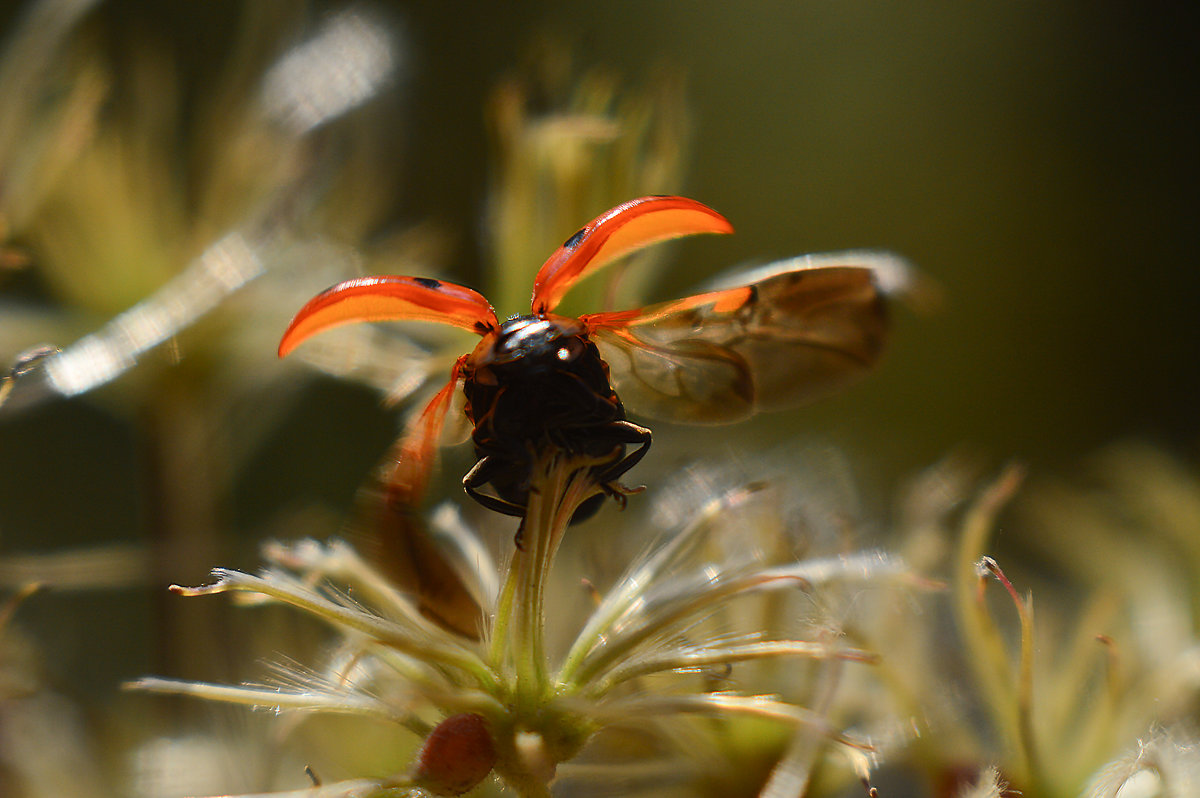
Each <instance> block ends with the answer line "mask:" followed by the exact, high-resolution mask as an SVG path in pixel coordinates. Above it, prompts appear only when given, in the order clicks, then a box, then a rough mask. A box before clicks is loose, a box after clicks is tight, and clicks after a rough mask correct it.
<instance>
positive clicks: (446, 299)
mask: <svg viewBox="0 0 1200 798" xmlns="http://www.w3.org/2000/svg"><path fill="white" fill-rule="evenodd" d="M731 232H733V228H732V227H731V226H730V224H729V222H727V221H726V220H725V218H724V217H722V216H721V215H720V214H718V213H717V212H716V211H713V210H712V209H710V208H708V207H706V206H704V205H702V204H700V203H698V202H696V201H694V200H689V199H685V198H683V197H642V198H640V199H635V200H631V201H630V202H626V203H625V204H623V205H619V206H617V207H616V208H613V209H612V210H610V211H608V212H607V213H605V214H603V215H601V216H599V217H597V218H596V219H594V220H593V221H592V222H590V223H589V224H588V225H587V226H586V227H584V228H583V229H582V230H580V231H579V232H577V233H575V235H573V236H571V237H570V238H569V239H567V241H566V243H564V244H563V245H562V246H561V247H560V248H559V249H558V251H556V252H555V253H554V254H553V255H551V256H550V258H549V260H547V261H546V263H545V264H544V265H543V266H542V268H541V270H540V271H539V272H538V273H537V276H536V277H535V278H534V282H533V301H532V304H531V308H530V313H529V314H528V315H524V316H514V317H512V318H509V319H508V320H506V321H504V322H503V323H502V322H500V320H499V319H498V318H497V317H496V313H495V311H494V310H493V309H492V306H491V305H490V304H489V303H488V301H487V300H486V299H484V297H483V296H481V295H480V294H478V293H476V292H475V291H473V290H471V289H469V288H465V287H463V286H460V285H455V284H453V283H446V282H442V281H440V280H433V279H429V278H423V277H398V276H382V277H364V278H361V279H357V280H350V281H347V282H344V283H340V284H338V285H335V286H334V287H332V288H330V289H328V290H326V291H324V292H323V293H321V294H319V295H318V296H316V297H314V298H313V299H312V300H311V301H310V302H309V303H308V304H307V305H305V306H304V308H302V309H301V310H300V312H299V313H298V314H297V315H296V318H295V319H294V320H293V321H292V324H291V326H290V327H289V328H288V330H287V332H286V333H284V336H283V340H282V342H281V343H280V345H279V355H280V356H281V357H282V356H284V355H286V354H288V353H289V352H291V351H292V350H293V349H295V348H296V346H298V345H299V344H300V343H301V342H302V341H304V340H305V339H307V338H309V337H310V336H313V335H315V334H317V333H319V332H321V331H323V330H327V329H329V328H331V327H334V326H337V325H341V324H346V323H349V322H358V321H394V320H421V321H430V322H436V323H439V324H449V325H453V326H456V327H461V328H464V329H467V330H471V331H473V332H475V333H478V334H479V335H480V337H481V340H480V342H479V344H478V345H477V346H476V347H475V349H474V350H472V351H471V352H470V353H468V354H465V355H463V356H462V357H460V358H458V360H457V361H456V362H455V363H454V366H453V368H452V369H451V370H450V377H449V381H448V382H447V383H446V385H445V386H444V387H443V388H442V389H441V390H440V391H438V393H437V395H435V396H434V397H433V399H432V400H431V401H430V402H429V404H428V405H427V406H426V407H425V409H424V410H423V411H422V412H421V413H420V414H419V415H417V416H416V417H415V418H413V419H412V420H411V421H410V423H409V426H408V429H407V430H406V432H405V434H404V436H403V438H402V439H401V441H400V444H399V450H398V454H397V457H396V458H395V459H396V464H395V468H394V470H393V471H392V473H391V474H390V477H389V479H388V493H389V498H390V499H391V500H392V501H393V502H397V503H399V504H400V506H403V507H411V506H414V505H415V504H416V503H417V502H419V500H420V499H421V497H422V496H423V495H424V493H425V489H426V486H427V483H428V478H429V473H430V470H431V468H432V465H433V459H434V452H435V450H436V447H437V441H438V439H439V437H440V435H441V430H442V425H443V421H444V419H445V416H446V414H447V412H448V409H449V407H450V404H451V400H452V398H453V395H454V391H455V390H456V388H457V386H458V384H459V382H460V381H461V382H462V385H463V392H464V394H465V396H466V400H467V401H466V405H465V407H464V412H465V413H466V417H467V420H468V421H470V423H471V424H472V425H473V426H474V432H473V435H472V440H473V442H474V444H475V452H476V455H477V456H478V458H479V459H478V462H476V464H475V466H474V467H473V468H472V469H471V470H470V471H469V472H468V473H467V475H466V476H465V477H464V479H463V485H464V487H465V488H466V491H467V493H468V494H470V495H471V496H472V497H473V498H474V499H475V500H476V501H478V502H480V503H481V504H483V505H484V506H485V507H488V508H491V509H493V510H497V511H499V512H502V513H506V514H508V515H514V516H519V517H523V516H524V513H525V506H526V503H527V500H528V495H529V488H528V478H529V475H530V469H531V467H532V456H533V455H532V453H533V452H539V451H545V447H549V446H553V447H558V448H560V449H562V450H565V451H568V452H573V453H579V454H585V455H588V456H590V457H592V458H594V459H595V460H596V461H597V462H598V465H596V466H594V467H593V469H594V470H593V474H594V476H595V478H596V480H597V482H598V484H600V485H602V486H604V487H605V490H606V492H607V493H608V494H609V495H612V496H619V495H621V492H622V490H623V489H622V488H621V486H620V485H619V484H618V483H617V480H618V479H620V477H621V476H622V475H623V474H624V473H625V472H626V471H628V470H629V469H630V468H631V467H632V466H633V465H634V464H636V463H637V462H638V461H639V460H640V459H641V458H642V456H643V455H644V454H645V453H646V449H647V447H649V445H650V431H649V430H648V429H646V428H644V427H640V426H638V425H636V424H633V423H632V422H630V421H628V420H626V417H625V409H624V406H623V404H622V400H621V398H618V393H619V394H620V396H621V397H622V398H623V399H624V400H625V401H626V402H628V403H629V405H630V407H632V408H634V409H635V410H636V411H637V412H638V413H639V414H642V415H647V416H651V417H657V418H665V419H669V420H672V421H680V422H689V423H700V424H708V423H724V422H729V421H735V420H738V419H741V418H744V417H746V416H749V415H750V414H751V413H753V412H755V411H757V410H761V409H770V408H777V407H783V406H787V405H792V404H797V403H799V402H802V401H805V400H807V399H809V398H812V397H814V396H817V395H820V394H823V393H825V392H827V391H829V390H831V389H832V388H834V387H837V386H839V385H841V384H844V383H845V382H848V381H849V380H850V379H852V378H854V377H856V376H858V375H860V374H861V373H863V372H864V371H865V370H866V369H867V368H868V367H869V366H870V365H871V364H872V363H873V362H874V361H875V360H876V358H877V357H878V355H879V352H880V350H881V348H882V344H883V339H884V336H885V332H886V313H885V307H884V301H883V299H884V294H886V293H887V292H888V290H890V289H891V288H895V287H898V284H899V282H901V281H902V279H903V274H902V271H903V267H902V265H900V264H899V263H898V262H897V261H896V260H895V259H893V258H890V257H889V256H886V255H879V254H872V253H848V254H846V255H832V256H817V257H815V258H807V259H796V260H793V261H788V262H786V263H785V264H782V265H781V264H775V265H773V266H770V267H766V268H765V269H760V270H757V272H747V273H745V274H744V275H742V277H743V279H744V283H743V284H734V285H732V286H729V285H724V286H721V287H718V288H716V289H714V290H712V291H708V292H706V293H702V294H698V295H696V296H691V297H687V298H685V299H678V300H675V301H671V302H664V303H661V304H656V305H651V306H648V307H644V308H639V309H636V310H626V311H618V312H606V313H589V314H585V315H583V316H580V317H578V318H570V317H564V316H557V315H555V314H554V313H553V311H554V309H555V307H556V306H557V305H558V303H559V301H560V300H561V299H562V298H563V296H564V295H565V294H566V293H567V291H568V290H570V288H571V287H572V286H573V285H575V283H577V282H578V281H579V280H580V279H582V278H583V277H586V276H588V275H590V274H593V273H595V271H596V270H598V269H600V268H601V267H602V266H604V265H606V264H608V263H611V262H612V261H613V260H615V259H616V258H619V257H621V256H622V255H626V254H628V253H630V252H632V251H633V250H635V249H638V248H640V247H643V246H646V245H648V244H652V243H655V242H658V241H663V240H666V239H669V238H675V237H678V236H684V235H691V234H694V233H731ZM614 388H615V390H614ZM627 446H636V447H637V448H636V449H634V450H633V451H632V452H631V453H627V449H626V447H627ZM487 485H490V486H491V490H492V492H491V493H484V492H482V491H481V489H482V488H484V487H485V486H487ZM601 499H602V497H600V496H597V497H595V501H593V502H592V503H591V504H588V505H585V506H584V507H582V508H580V511H579V512H577V513H576V516H575V520H579V519H580V518H582V517H585V516H587V515H589V514H590V513H591V512H593V511H594V510H595V509H596V507H597V506H598V505H599V502H600V500H601Z"/></svg>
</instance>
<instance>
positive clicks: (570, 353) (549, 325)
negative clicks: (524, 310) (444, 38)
mask: <svg viewBox="0 0 1200 798" xmlns="http://www.w3.org/2000/svg"><path fill="white" fill-rule="evenodd" d="M579 333H580V330H579V328H578V326H577V325H573V324H571V323H570V322H569V320H566V319H548V318H544V317H541V316H513V317H512V318H511V319H508V320H506V321H505V322H504V323H503V324H501V325H500V329H499V330H497V335H496V340H495V342H494V344H493V345H492V351H491V357H490V358H489V360H490V362H489V363H488V365H490V366H491V367H493V368H501V369H503V368H504V367H505V366H514V367H515V366H516V365H517V364H521V367H522V368H536V367H538V366H539V365H540V366H545V367H546V368H552V367H554V366H556V365H561V364H564V363H570V362H571V361H573V360H575V358H577V357H579V355H580V354H582V353H583V351H584V349H585V348H586V346H585V344H584V341H583V339H582V338H580V335H579Z"/></svg>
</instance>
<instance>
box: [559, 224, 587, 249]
mask: <svg viewBox="0 0 1200 798" xmlns="http://www.w3.org/2000/svg"><path fill="white" fill-rule="evenodd" d="M586 232H587V228H586V227H585V228H583V229H582V230H580V231H579V232H578V233H576V234H575V235H573V236H571V237H570V238H568V239H567V240H566V241H564V242H563V249H575V247H577V246H579V242H580V241H582V240H583V235H584V233H586Z"/></svg>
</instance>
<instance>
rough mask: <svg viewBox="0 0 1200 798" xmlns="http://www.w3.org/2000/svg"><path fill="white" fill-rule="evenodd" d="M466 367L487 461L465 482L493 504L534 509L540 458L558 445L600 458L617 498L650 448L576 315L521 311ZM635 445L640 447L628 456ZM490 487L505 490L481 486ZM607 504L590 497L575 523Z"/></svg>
mask: <svg viewBox="0 0 1200 798" xmlns="http://www.w3.org/2000/svg"><path fill="white" fill-rule="evenodd" d="M464 372H465V373H464V380H463V392H464V394H466V399H467V406H466V408H465V409H466V414H467V418H468V419H470V421H471V422H472V423H473V424H474V425H475V431H474V434H473V435H472V441H473V442H474V444H475V454H476V455H477V456H478V457H479V461H478V462H477V463H476V464H475V466H474V467H473V468H472V469H471V470H470V471H469V472H468V473H467V475H466V476H465V477H464V478H463V486H464V487H465V488H466V490H467V493H468V494H469V495H470V496H471V497H472V498H473V499H475V500H476V501H478V502H479V503H480V504H482V505H483V506H484V507H487V508H489V509H492V510H496V511H498V512H501V513H505V514H507V515H513V516H518V517H523V516H524V515H525V508H526V505H527V503H528V500H529V477H530V471H531V469H532V468H533V461H534V458H535V457H537V456H538V455H540V454H541V453H542V452H544V451H546V449H547V448H548V447H553V448H554V449H558V450H560V451H563V452H566V453H568V454H576V455H585V456H587V457H591V458H594V459H596V460H597V461H598V463H597V465H595V466H593V473H594V476H595V479H596V481H597V483H598V484H600V485H601V486H603V487H604V488H605V489H606V491H607V492H608V493H610V494H612V495H617V493H618V492H619V490H620V488H619V486H618V485H617V484H616V482H615V481H616V480H617V479H619V478H620V477H621V475H622V474H624V473H625V472H626V471H628V470H629V469H630V468H632V467H633V466H634V465H635V464H636V463H637V462H638V460H640V459H641V458H642V456H643V455H644V454H645V453H646V449H647V448H648V447H649V446H650V431H649V430H648V429H645V428H644V427H639V426H637V425H636V424H632V423H630V422H629V421H627V420H626V419H625V408H624V407H622V405H621V400H620V399H619V398H618V397H617V394H616V392H615V391H613V389H612V385H611V384H610V383H609V377H608V366H607V365H605V363H604V361H603V360H602V359H601V358H600V352H599V351H598V350H597V349H596V345H595V344H594V343H592V342H591V341H590V340H588V338H587V335H586V334H585V332H584V330H583V327H582V325H580V324H579V322H578V321H576V320H574V319H568V318H560V317H555V316H547V315H532V316H514V317H513V318H510V319H508V320H507V321H505V322H504V323H503V324H501V325H500V327H499V329H498V330H496V331H495V332H493V333H489V334H488V335H487V336H485V337H484V339H483V340H482V341H481V342H480V344H479V346H478V347H477V348H476V350H475V351H474V352H473V353H472V356H471V357H470V358H469V360H468V365H467V367H466V368H465V369H464ZM627 444H640V445H639V447H638V449H636V450H635V451H634V452H633V453H631V454H628V455H626V445H627ZM487 484H490V485H491V486H492V489H493V490H494V491H495V494H496V495H494V496H492V495H489V494H485V493H481V492H480V491H479V488H481V487H483V486H484V485H487ZM602 501H603V496H595V497H593V498H592V499H590V500H588V501H587V502H585V503H584V504H583V505H582V506H580V508H579V510H577V511H576V513H575V515H574V516H573V517H572V519H571V520H572V523H574V522H577V521H580V520H583V519H584V518H587V517H589V516H591V515H592V514H593V513H595V512H596V510H597V509H598V508H599V506H600V504H601V502H602Z"/></svg>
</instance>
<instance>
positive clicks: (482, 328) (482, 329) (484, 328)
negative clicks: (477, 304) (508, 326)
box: [475, 321, 495, 335]
mask: <svg viewBox="0 0 1200 798" xmlns="http://www.w3.org/2000/svg"><path fill="white" fill-rule="evenodd" d="M494 329H495V327H493V326H492V325H490V324H488V323H487V322H486V321H477V322H475V332H477V333H479V334H480V335H487V334H488V333H490V332H491V331H492V330H494Z"/></svg>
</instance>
